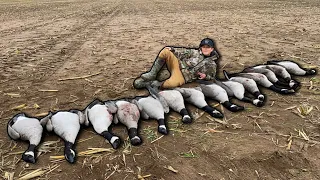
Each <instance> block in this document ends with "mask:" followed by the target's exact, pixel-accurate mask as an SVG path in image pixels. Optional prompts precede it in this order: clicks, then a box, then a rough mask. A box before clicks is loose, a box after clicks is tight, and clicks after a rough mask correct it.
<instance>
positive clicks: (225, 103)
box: [222, 101, 232, 108]
mask: <svg viewBox="0 0 320 180" xmlns="http://www.w3.org/2000/svg"><path fill="white" fill-rule="evenodd" d="M222 105H223V106H225V107H226V108H230V107H231V106H232V103H231V102H230V101H225V102H223V103H222Z"/></svg>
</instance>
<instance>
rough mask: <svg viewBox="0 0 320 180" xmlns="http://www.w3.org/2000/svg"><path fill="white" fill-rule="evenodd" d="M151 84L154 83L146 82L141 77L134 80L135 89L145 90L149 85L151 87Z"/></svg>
mask: <svg viewBox="0 0 320 180" xmlns="http://www.w3.org/2000/svg"><path fill="white" fill-rule="evenodd" d="M151 83H152V82H151V81H146V80H144V79H142V78H141V77H139V78H137V79H135V80H134V82H133V87H134V88H136V89H143V88H145V87H146V86H147V85H150V84H151Z"/></svg>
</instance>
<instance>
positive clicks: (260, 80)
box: [239, 73, 273, 87]
mask: <svg viewBox="0 0 320 180" xmlns="http://www.w3.org/2000/svg"><path fill="white" fill-rule="evenodd" d="M239 76H241V77H246V78H250V79H253V80H254V81H256V82H257V84H260V85H262V86H264V87H270V86H272V85H273V84H272V83H271V82H270V81H269V80H268V78H267V77H266V76H265V75H263V74H260V73H239Z"/></svg>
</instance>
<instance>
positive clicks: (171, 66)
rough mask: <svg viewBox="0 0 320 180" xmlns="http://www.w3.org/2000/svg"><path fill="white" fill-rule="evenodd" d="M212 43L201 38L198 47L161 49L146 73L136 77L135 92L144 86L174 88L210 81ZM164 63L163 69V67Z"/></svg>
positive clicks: (215, 56) (215, 55) (213, 54)
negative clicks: (196, 81) (200, 81)
mask: <svg viewBox="0 0 320 180" xmlns="http://www.w3.org/2000/svg"><path fill="white" fill-rule="evenodd" d="M214 47H215V44H214V41H213V40H212V39H210V38H205V39H203V40H202V41H201V42H200V45H199V48H186V47H165V48H163V49H162V50H161V51H160V53H159V54H158V56H157V58H156V59H155V61H154V63H153V65H152V67H151V69H150V71H149V72H146V73H143V74H142V75H141V77H139V78H137V79H136V80H135V81H134V83H133V86H134V87H135V88H137V89H141V88H145V87H146V86H147V85H152V86H156V87H161V88H163V89H166V88H174V87H178V86H181V85H183V84H185V83H189V82H193V81H195V80H197V79H204V80H214V79H215V76H216V66H217V65H216V61H217V60H218V59H219V54H218V52H217V51H216V50H215V48H214ZM165 64H166V66H164V65H165Z"/></svg>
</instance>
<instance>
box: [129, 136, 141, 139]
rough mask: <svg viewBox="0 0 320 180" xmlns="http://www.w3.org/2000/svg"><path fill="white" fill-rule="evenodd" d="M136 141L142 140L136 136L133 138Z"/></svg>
mask: <svg viewBox="0 0 320 180" xmlns="http://www.w3.org/2000/svg"><path fill="white" fill-rule="evenodd" d="M135 139H138V140H140V138H139V137H138V136H135V137H133V138H131V140H135Z"/></svg>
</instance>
